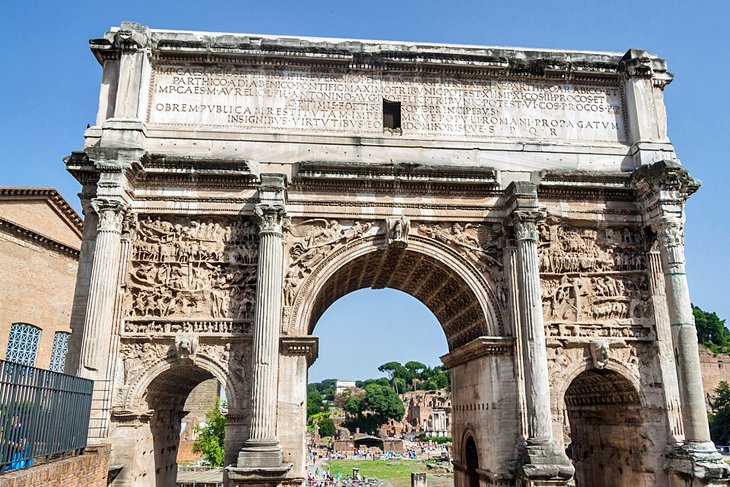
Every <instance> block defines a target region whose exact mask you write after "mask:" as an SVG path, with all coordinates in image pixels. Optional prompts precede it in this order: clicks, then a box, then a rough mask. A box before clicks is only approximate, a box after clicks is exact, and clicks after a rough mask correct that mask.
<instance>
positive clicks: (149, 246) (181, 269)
mask: <svg viewBox="0 0 730 487" xmlns="http://www.w3.org/2000/svg"><path fill="white" fill-rule="evenodd" d="M258 240H259V237H258V230H257V228H256V225H255V224H254V223H253V222H252V221H251V220H234V219H225V218H218V219H214V218H200V219H198V218H187V217H171V216H167V217H159V216H158V217H152V216H146V217H141V218H139V220H138V222H137V224H136V239H135V240H134V243H133V247H132V256H131V262H130V266H129V275H128V278H127V284H126V300H127V306H126V309H127V315H128V320H134V319H135V318H141V317H145V318H151V317H154V318H158V320H157V321H166V320H170V321H174V320H175V319H180V318H182V319H190V318H198V319H204V318H218V319H223V320H226V319H228V320H237V321H243V322H251V321H253V313H254V309H255V290H256V266H257V262H258ZM170 326H172V325H170ZM211 326H212V325H211ZM132 328H133V327H132ZM125 330H126V325H125Z"/></svg>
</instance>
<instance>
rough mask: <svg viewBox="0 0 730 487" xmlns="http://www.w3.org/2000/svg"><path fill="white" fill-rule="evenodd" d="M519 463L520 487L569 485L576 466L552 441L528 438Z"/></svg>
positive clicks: (518, 482)
mask: <svg viewBox="0 0 730 487" xmlns="http://www.w3.org/2000/svg"><path fill="white" fill-rule="evenodd" d="M517 463H518V465H517V472H516V473H517V485H518V486H519V487H553V486H564V485H567V483H568V480H570V479H571V478H572V477H573V475H574V474H575V467H573V464H572V462H571V461H570V459H569V458H568V456H567V455H566V454H565V452H564V451H562V450H561V449H559V448H558V447H557V446H556V445H555V443H553V442H552V441H541V440H527V444H526V445H525V446H524V449H523V451H522V452H521V454H520V457H519V460H518V462H517Z"/></svg>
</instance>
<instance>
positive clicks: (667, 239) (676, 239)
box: [649, 216, 684, 249]
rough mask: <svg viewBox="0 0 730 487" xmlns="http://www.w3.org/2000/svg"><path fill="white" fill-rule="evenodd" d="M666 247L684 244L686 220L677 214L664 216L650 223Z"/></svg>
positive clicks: (660, 241) (660, 242) (662, 244)
mask: <svg viewBox="0 0 730 487" xmlns="http://www.w3.org/2000/svg"><path fill="white" fill-rule="evenodd" d="M649 226H650V227H651V229H652V230H653V231H654V233H655V234H656V236H657V239H658V240H659V244H660V245H661V246H662V247H664V248H667V249H669V248H674V247H683V246H684V222H683V221H682V219H681V218H679V217H677V216H662V217H659V218H655V219H654V220H652V221H651V222H650V223H649Z"/></svg>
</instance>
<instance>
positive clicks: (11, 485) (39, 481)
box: [0, 445, 110, 487]
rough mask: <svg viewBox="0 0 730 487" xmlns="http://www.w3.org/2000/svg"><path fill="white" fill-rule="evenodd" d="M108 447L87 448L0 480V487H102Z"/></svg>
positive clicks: (106, 468)
mask: <svg viewBox="0 0 730 487" xmlns="http://www.w3.org/2000/svg"><path fill="white" fill-rule="evenodd" d="M109 452H110V447H109V446H108V445H105V446H100V447H88V448H87V449H86V453H84V454H83V455H80V456H78V457H70V458H67V459H65V460H59V461H56V462H51V463H48V464H36V465H34V466H32V467H30V468H28V469H26V470H18V471H16V472H8V473H6V474H5V475H3V476H1V477H0V487H68V486H83V487H106V476H107V472H108V470H109Z"/></svg>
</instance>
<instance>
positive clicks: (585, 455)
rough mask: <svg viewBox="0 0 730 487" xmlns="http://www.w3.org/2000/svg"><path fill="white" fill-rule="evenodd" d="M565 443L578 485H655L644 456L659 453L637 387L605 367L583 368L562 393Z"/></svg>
mask: <svg viewBox="0 0 730 487" xmlns="http://www.w3.org/2000/svg"><path fill="white" fill-rule="evenodd" d="M565 408H566V409H565V413H564V418H565V419H567V421H566V422H565V426H566V427H565V444H566V445H567V452H568V455H569V457H570V458H571V460H572V461H573V464H574V465H575V481H576V486H578V487H611V486H615V485H632V486H634V485H635V486H639V487H644V486H646V487H649V486H651V485H655V480H654V479H655V476H654V472H653V471H652V469H651V468H650V467H648V466H647V464H648V462H645V461H643V460H642V459H643V458H646V457H647V456H651V455H652V453H653V454H654V455H656V456H659V455H661V452H652V450H654V448H653V447H654V444H653V442H652V440H651V438H650V435H649V434H648V432H647V431H646V430H645V428H644V424H645V423H646V421H645V420H642V415H649V414H651V412H650V411H649V410H644V409H643V408H642V406H641V400H640V397H639V393H638V392H637V389H636V387H635V386H634V385H633V384H632V383H631V381H629V380H628V379H627V378H626V377H624V376H623V375H621V374H620V373H618V372H616V371H613V370H608V369H591V370H586V371H584V372H581V373H580V374H579V375H578V376H577V377H576V378H575V379H573V381H572V382H571V383H570V386H569V387H568V389H567V391H566V392H565Z"/></svg>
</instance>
